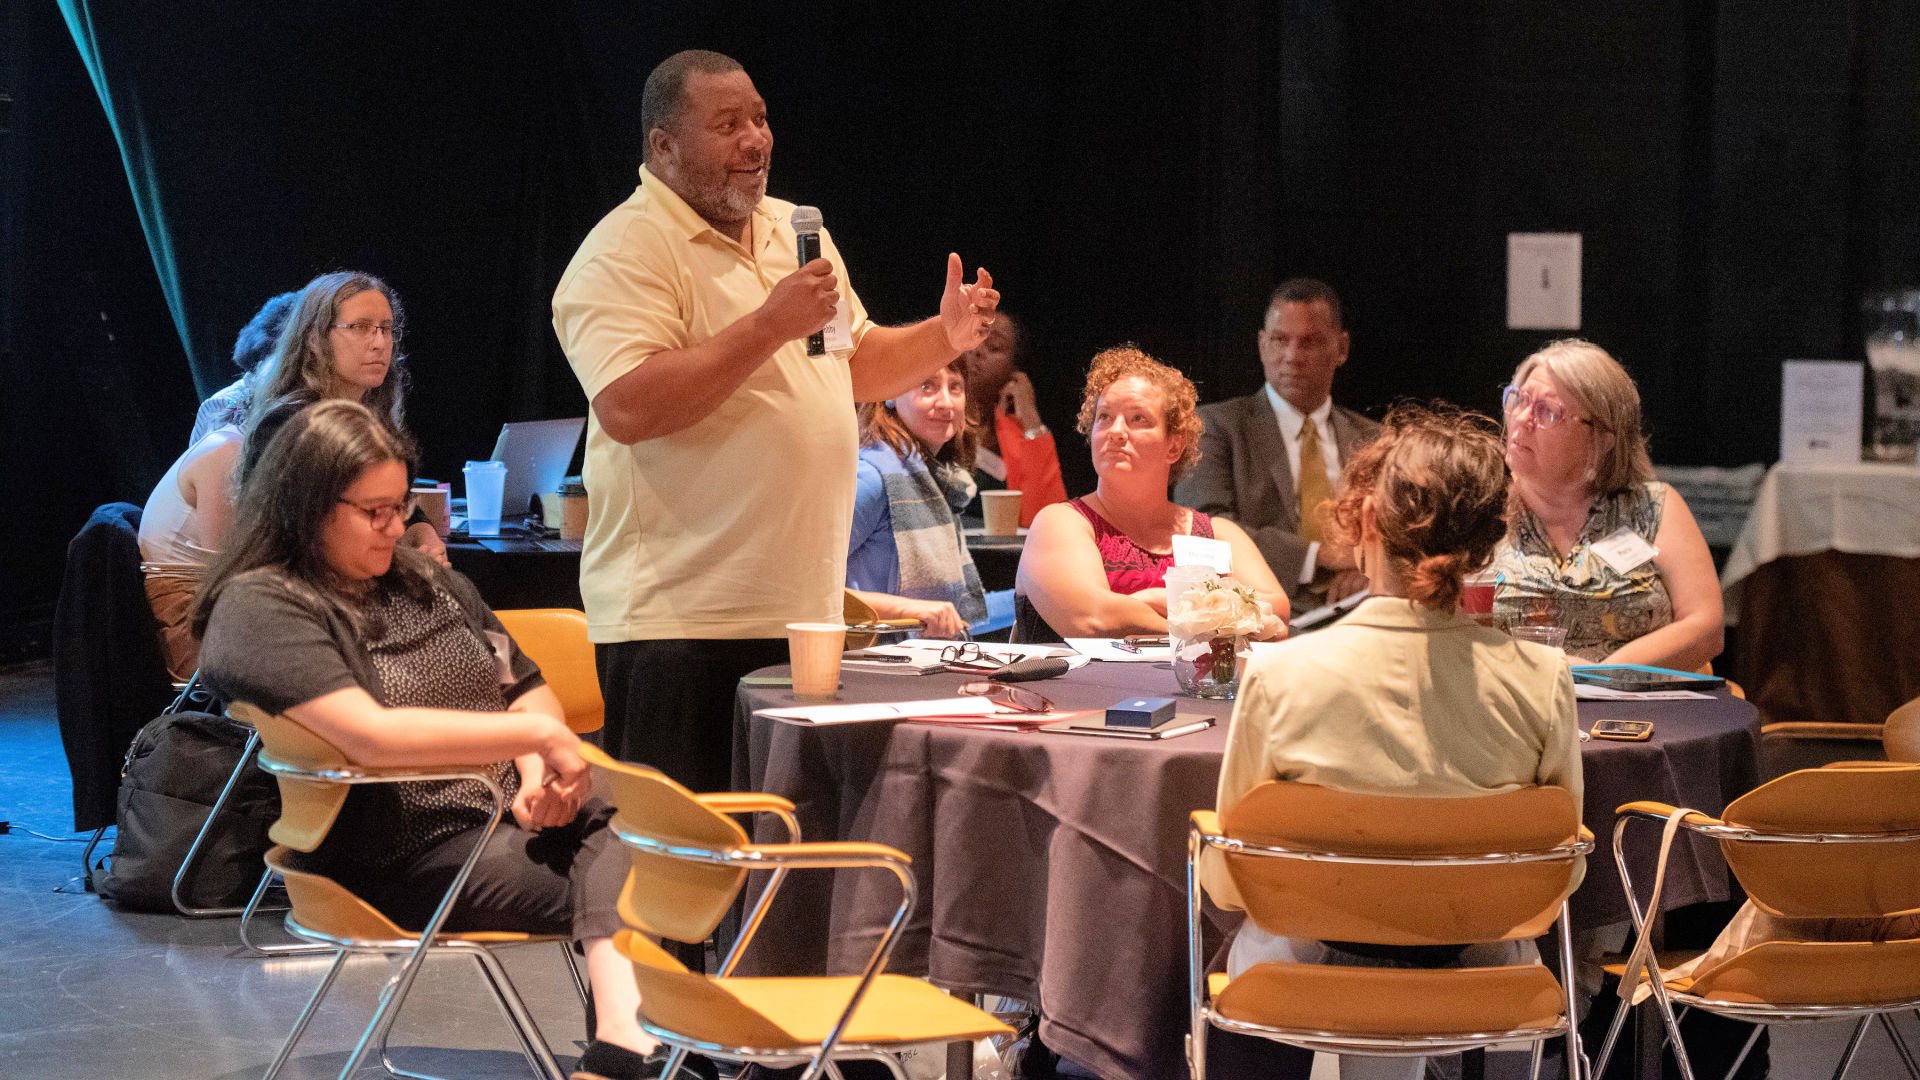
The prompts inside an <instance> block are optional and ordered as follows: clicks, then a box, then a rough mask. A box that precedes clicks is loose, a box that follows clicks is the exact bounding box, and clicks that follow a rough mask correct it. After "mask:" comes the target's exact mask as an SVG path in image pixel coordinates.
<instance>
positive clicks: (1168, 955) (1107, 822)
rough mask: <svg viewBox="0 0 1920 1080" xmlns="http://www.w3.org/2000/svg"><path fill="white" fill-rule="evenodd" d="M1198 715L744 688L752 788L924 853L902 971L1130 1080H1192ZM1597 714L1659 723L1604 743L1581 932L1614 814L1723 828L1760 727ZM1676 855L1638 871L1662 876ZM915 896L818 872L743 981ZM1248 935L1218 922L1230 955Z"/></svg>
mask: <svg viewBox="0 0 1920 1080" xmlns="http://www.w3.org/2000/svg"><path fill="white" fill-rule="evenodd" d="M762 674H765V675H785V674H786V669H785V668H768V669H765V671H764V672H763V673H762ZM962 681H963V679H962V677H960V676H957V675H930V676H924V677H917V678H916V677H910V676H895V675H885V674H873V673H865V672H846V673H844V674H843V679H842V684H843V685H842V692H841V695H840V696H841V699H842V700H844V701H881V700H913V699H920V698H933V697H945V696H951V695H952V694H953V693H954V692H955V688H956V687H957V686H958V685H959V683H960V682H962ZM1029 685H1031V686H1032V687H1033V688H1034V689H1037V690H1040V691H1041V692H1043V693H1045V694H1046V695H1047V696H1049V697H1050V698H1052V699H1053V700H1054V701H1055V702H1056V703H1057V704H1058V705H1059V706H1060V707H1062V708H1069V709H1071V708H1100V707H1105V706H1107V705H1110V704H1113V703H1115V702H1117V701H1119V700H1121V699H1123V698H1128V697H1136V696H1139V695H1141V694H1143V693H1153V694H1161V695H1170V694H1171V692H1172V687H1173V674H1172V672H1171V671H1169V670H1167V669H1165V668H1164V667H1156V666H1154V665H1148V664H1101V663H1094V664H1091V665H1089V666H1088V667H1086V668H1083V669H1081V670H1079V671H1075V672H1072V673H1070V674H1068V675H1066V676H1064V677H1062V678H1059V679H1054V680H1050V681H1047V682H1042V683H1033V684H1029ZM1179 700H1180V711H1182V712H1184V713H1204V714H1208V715H1212V716H1215V717H1217V718H1218V720H1219V724H1218V725H1217V726H1216V727H1214V728H1212V729H1210V730H1207V731H1204V732H1200V733H1198V734H1194V735H1189V736H1184V737H1181V738H1177V739H1172V740H1167V741H1162V742H1133V741H1127V740H1119V739H1101V738H1093V737H1084V736H1072V735H1062V734H1054V733H1020V732H993V731H971V730H960V729H956V728H952V727H942V726H936V725H930V724H912V723H903V724H849V725H837V726H831V727H810V726H804V725H796V724H789V723H782V722H778V721H774V720H770V719H767V718H766V717H762V716H757V715H754V710H756V709H763V708H773V707H776V706H781V705H791V704H793V703H794V701H793V698H792V695H791V694H790V693H788V692H787V691H786V690H785V688H779V689H769V688H765V687H748V686H743V687H742V688H741V691H740V699H739V708H738V710H737V714H736V717H735V740H734V747H735V759H734V786H735V788H736V789H740V790H753V791H767V792H773V793H777V794H780V795H784V796H786V797H788V798H790V799H792V800H793V801H794V803H795V805H796V808H797V813H798V817H799V820H800V825H801V829H802V832H803V835H804V837H805V838H806V839H808V840H872V841H878V842H880V843H885V844H890V845H892V846H894V847H897V848H899V849H901V850H902V851H904V852H906V853H907V854H908V855H910V856H911V857H912V858H913V860H914V869H915V874H916V877H917V880H918V882H919V886H920V902H919V904H918V906H917V910H915V911H914V912H913V914H912V916H911V918H910V919H909V921H908V923H907V927H906V932H905V936H904V937H903V939H902V941H901V942H900V944H899V946H898V947H897V949H896V950H895V952H894V955H893V960H892V962H891V964H890V965H889V970H892V971H896V972H903V973H909V974H921V975H927V976H929V977H931V978H932V979H933V981H934V982H936V983H938V984H940V985H942V986H945V987H948V988H951V989H955V990H962V991H969V992H989V993H1000V994H1007V995H1010V996H1013V997H1017V998H1021V999H1024V1000H1027V1001H1034V1002H1038V1003H1039V1005H1040V1008H1041V1013H1042V1015H1043V1017H1044V1020H1043V1023H1042V1029H1041V1035H1042V1038H1044V1039H1045V1040H1046V1043H1047V1045H1048V1046H1049V1047H1052V1048H1053V1049H1055V1050H1058V1051H1059V1052H1061V1053H1063V1054H1065V1055H1067V1056H1068V1057H1070V1058H1072V1059H1074V1060H1075V1061H1078V1062H1080V1063H1082V1064H1084V1065H1086V1066H1088V1067H1090V1068H1092V1069H1094V1070H1095V1071H1096V1072H1098V1073H1099V1074H1100V1075H1101V1076H1103V1077H1107V1078H1110V1080H1119V1078H1123V1077H1176V1076H1184V1075H1185V1072H1186V1068H1185V1065H1184V1062H1183V1059H1182V1056H1181V1038H1182V1035H1183V1033H1184V1031H1185V1009H1186V1005H1185V1000H1186V997H1185V995H1186V989H1185V987H1186V982H1185V979H1186V972H1185V965H1186V929H1185V927H1186V899H1185V884H1184V882H1185V864H1186V822H1187V815H1188V813H1189V812H1191V811H1193V810H1196V809H1202V808H1207V807H1211V806H1212V805H1213V799H1214V787H1215V784H1216V783H1217V781H1218V778H1219V766H1220V755H1221V751H1222V747H1223V746H1224V745H1225V736H1226V732H1225V724H1226V721H1227V717H1228V714H1229V713H1230V711H1231V705H1232V703H1231V702H1218V703H1215V702H1203V701H1196V700H1192V699H1186V698H1181V699H1179ZM1599 717H1611V718H1617V719H1639V718H1644V719H1652V720H1655V721H1656V725H1657V726H1656V728H1655V735H1654V738H1653V739H1652V740H1651V741H1649V742H1646V743H1617V742H1612V743H1602V742H1595V743H1590V744H1588V749H1587V751H1586V754H1585V758H1584V763H1585V772H1586V810H1585V819H1586V821H1587V823H1588V826H1589V827H1590V828H1592V829H1593V831H1594V833H1595V835H1596V841H1597V848H1596V851H1595V853H1594V855H1593V856H1592V858H1591V859H1590V860H1589V862H1588V872H1587V881H1586V884H1585V885H1583V886H1582V887H1581V889H1580V891H1579V892H1578V893H1576V894H1575V896H1574V898H1573V905H1572V907H1573V918H1574V921H1575V926H1576V927H1592V926H1597V925H1600V924H1604V923H1610V922H1621V921H1624V920H1625V919H1626V918H1627V909H1626V901H1625V899H1624V898H1623V897H1622V895H1621V892H1620V886H1619V878H1618V875H1617V874H1616V873H1615V871H1614V866H1613V859H1612V854H1611V838H1612V825H1613V820H1614V808H1615V807H1617V806H1619V805H1620V804H1621V803H1624V802H1629V801H1632V800H1634V799H1659V800H1662V801H1665V802H1671V803H1675V804H1676V805H1687V806H1692V807H1695V808H1697V809H1701V810H1705V811H1708V812H1718V811H1719V810H1721V809H1722V808H1723V807H1724V806H1725V804H1726V803H1727V801H1729V800H1730V799H1731V798H1733V797H1735V796H1737V795H1739V794H1740V793H1741V792H1744V791H1746V790H1747V789H1749V788H1750V787H1752V786H1753V785H1754V783H1755V779H1756V765H1755V747H1756V740H1757V738H1758V731H1759V728H1758V720H1757V718H1756V714H1755V712H1754V710H1753V709H1752V708H1750V707H1749V706H1748V705H1747V704H1746V703H1745V702H1743V701H1739V700H1736V699H1734V698H1732V697H1730V696H1727V695H1724V694H1723V695H1720V696H1719V697H1716V698H1715V699H1714V700H1712V701H1680V702H1662V703H1642V704H1633V703H1612V702H1609V703H1604V704H1595V705H1583V706H1582V720H1583V722H1588V721H1591V720H1593V719H1596V718H1599ZM757 838H758V839H761V840H764V841H774V840H778V839H781V836H780V834H779V827H778V826H777V825H772V824H763V825H762V826H760V832H759V835H758V837H757ZM1649 839H1657V838H1655V837H1649ZM1656 846H1657V844H1651V843H1650V844H1648V845H1646V851H1645V858H1644V859H1636V862H1644V863H1645V865H1646V867H1647V869H1648V872H1649V873H1650V872H1651V866H1652V857H1653V855H1652V848H1654V847H1656ZM1634 850H1635V851H1636V852H1638V851H1639V850H1641V849H1640V847H1639V846H1637V845H1636V846H1634ZM1635 873H1636V875H1638V874H1639V873H1640V868H1639V866H1638V865H1636V867H1635ZM1647 880H1651V878H1650V877H1649V878H1648V879H1647ZM1727 896H1728V883H1727V872H1726V864H1725V863H1724V862H1723V861H1722V860H1721V858H1720V855H1719V851H1718V849H1717V848H1715V847H1714V846H1713V845H1711V844H1707V843H1699V842H1690V843H1688V844H1687V846H1686V847H1685V849H1684V850H1682V849H1681V846H1680V845H1679V844H1676V852H1675V859H1674V864H1673V867H1672V869H1670V870H1669V871H1668V878H1667V885H1666V892H1665V894H1664V905H1663V906H1667V907H1679V906H1682V905H1686V904H1692V903H1698V902H1701V901H1706V900H1724V899H1726V898H1727ZM898 897H899V893H898V887H897V886H896V885H895V884H894V883H893V879H892V877H891V875H887V874H884V873H880V872H864V873H861V872H852V871H841V872H838V873H835V874H831V875H828V874H818V873H816V874H802V875H797V876H795V877H793V878H792V879H790V880H789V882H788V883H787V884H786V885H784V886H783V887H782V890H781V895H780V896H779V898H778V899H777V901H776V903H775V905H774V907H773V909H772V910H771V911H770V912H769V915H768V918H767V922H766V924H765V925H764V926H763V927H762V929H761V930H760V933H759V937H758V939H757V940H756V941H755V943H754V945H753V947H752V948H750V949H748V950H747V953H746V955H745V957H744V960H743V967H742V973H743V974H760V975H785V974H819V973H822V972H823V971H824V972H829V973H836V974H850V973H855V972H857V971H859V969H860V967H861V965H862V964H863V963H864V961H865V960H866V958H867V957H868V956H869V955H871V953H872V950H873V948H874V946H875V944H876V942H877V941H878V939H879V935H880V933H881V932H882V931H883V930H884V928H885V924H886V922H887V920H888V919H889V918H891V916H892V913H893V910H894V906H895V904H896V903H897V902H898ZM1238 920H1239V915H1238V913H1225V912H1219V911H1213V910H1211V909H1210V910H1209V912H1208V921H1209V937H1210V938H1211V939H1212V940H1211V941H1210V943H1209V948H1210V949H1211V948H1212V947H1213V946H1215V945H1217V943H1218V939H1219V937H1220V936H1222V935H1223V934H1224V932H1225V931H1226V930H1228V929H1230V928H1231V927H1232V926H1233V925H1234V924H1235V923H1237V922H1238Z"/></svg>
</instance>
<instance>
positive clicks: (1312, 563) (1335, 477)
mask: <svg viewBox="0 0 1920 1080" xmlns="http://www.w3.org/2000/svg"><path fill="white" fill-rule="evenodd" d="M1266 391H1267V403H1268V404H1270V405H1272V406H1273V416H1274V419H1276V420H1278V421H1280V435H1281V438H1282V439H1283V440H1284V441H1285V442H1286V444H1287V475H1288V476H1291V477H1293V497H1294V498H1295V499H1299V498H1300V432H1301V431H1302V430H1303V429H1305V428H1306V426H1307V422H1308V421H1309V420H1311V421H1312V422H1313V426H1314V428H1315V430H1317V431H1318V432H1319V433H1320V459H1321V460H1322V461H1324V462H1325V463H1326V466H1327V487H1328V488H1329V489H1330V490H1338V488H1339V486H1340V446H1339V444H1338V443H1336V442H1334V441H1333V399H1332V398H1328V399H1327V400H1325V401H1323V402H1321V403H1320V407H1319V408H1317V409H1315V410H1313V411H1312V412H1310V413H1303V412H1301V411H1300V410H1299V409H1296V408H1294V407H1293V406H1292V405H1290V404H1288V403H1287V399H1286V398H1283V397H1281V396H1280V394H1279V392H1278V391H1276V390H1275V389H1274V388H1273V384H1272V383H1267V384H1266ZM1319 555H1320V542H1319V541H1318V540H1316V541H1314V542H1313V543H1311V544H1308V545H1307V556H1306V558H1305V559H1302V560H1301V562H1300V584H1302V585H1305V584H1306V583H1308V582H1310V581H1312V580H1313V571H1314V569H1315V568H1316V567H1317V566H1318V565H1319Z"/></svg>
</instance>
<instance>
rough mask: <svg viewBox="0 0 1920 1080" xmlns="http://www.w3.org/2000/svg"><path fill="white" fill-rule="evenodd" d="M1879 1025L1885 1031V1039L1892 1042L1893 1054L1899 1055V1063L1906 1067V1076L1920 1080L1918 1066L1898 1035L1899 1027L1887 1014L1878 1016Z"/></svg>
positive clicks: (1903, 1039)
mask: <svg viewBox="0 0 1920 1080" xmlns="http://www.w3.org/2000/svg"><path fill="white" fill-rule="evenodd" d="M1880 1023H1881V1025H1882V1026H1884V1027H1885V1028H1886V1029H1887V1038H1889V1039H1892V1040H1893V1049H1894V1052H1896V1053H1898V1054H1899V1055H1900V1063H1901V1064H1902V1065H1905V1066H1906V1067H1907V1075H1908V1076H1911V1077H1913V1080H1920V1065H1916V1063H1915V1062H1914V1060H1913V1051H1911V1050H1909V1049H1907V1040H1906V1037H1905V1036H1903V1035H1901V1034H1900V1026H1899V1025H1898V1024H1895V1023H1894V1022H1893V1017H1892V1016H1890V1015H1889V1014H1887V1013H1881V1014H1880Z"/></svg>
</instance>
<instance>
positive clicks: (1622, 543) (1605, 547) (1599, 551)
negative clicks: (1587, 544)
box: [1593, 526, 1660, 574]
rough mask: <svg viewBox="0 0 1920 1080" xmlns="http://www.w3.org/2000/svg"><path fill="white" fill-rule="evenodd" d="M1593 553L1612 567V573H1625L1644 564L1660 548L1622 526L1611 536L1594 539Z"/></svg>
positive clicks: (1658, 552) (1656, 553)
mask: <svg viewBox="0 0 1920 1080" xmlns="http://www.w3.org/2000/svg"><path fill="white" fill-rule="evenodd" d="M1593 553H1594V554H1595V555H1598V556H1600V561H1601V562H1604V563H1606V564H1607V565H1608V566H1611V567H1613V572H1614V573H1616V574H1625V573H1629V572H1631V571H1633V570H1635V569H1638V568H1639V567H1642V566H1645V565H1646V564H1647V560H1649V559H1651V558H1653V557H1654V556H1655V555H1658V554H1660V549H1659V548H1657V547H1654V546H1653V545H1652V544H1649V543H1647V542H1646V541H1645V540H1642V539H1640V534H1639V533H1637V532H1634V531H1633V530H1632V529H1629V528H1626V527H1624V526H1623V527H1621V528H1620V530H1619V531H1617V532H1615V533H1613V534H1612V535H1611V536H1608V537H1606V538H1604V539H1601V540H1595V541H1594V542H1593Z"/></svg>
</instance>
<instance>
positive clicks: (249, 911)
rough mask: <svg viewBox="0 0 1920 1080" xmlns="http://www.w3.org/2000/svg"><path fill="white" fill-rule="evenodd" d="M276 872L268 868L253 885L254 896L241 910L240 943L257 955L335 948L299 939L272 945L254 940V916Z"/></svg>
mask: <svg viewBox="0 0 1920 1080" xmlns="http://www.w3.org/2000/svg"><path fill="white" fill-rule="evenodd" d="M273 878H274V873H273V871H272V870H268V871H266V872H265V873H263V874H261V875H260V884H258V885H255V886H254V887H253V896H252V897H251V898H250V899H248V901H247V906H246V908H245V909H244V910H242V911H241V912H240V945H241V947H242V948H244V949H246V950H247V951H248V952H250V953H253V954H254V955H256V956H317V955H319V954H320V953H323V952H326V951H327V950H329V949H331V948H333V946H331V945H318V944H305V943H302V942H298V941H282V942H277V943H275V944H272V945H256V944H254V941H253V932H252V927H253V917H254V915H256V914H258V913H259V912H260V910H261V908H260V899H261V898H262V897H264V896H266V895H267V889H268V887H269V886H271V885H272V884H273ZM266 910H268V911H282V910H285V909H283V908H268V909H266Z"/></svg>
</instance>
